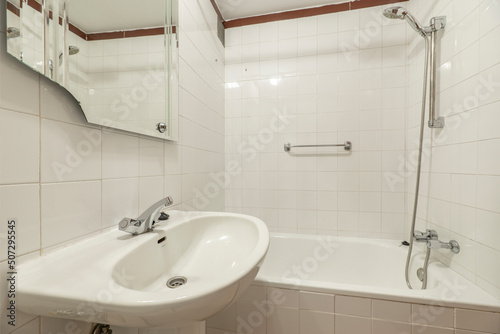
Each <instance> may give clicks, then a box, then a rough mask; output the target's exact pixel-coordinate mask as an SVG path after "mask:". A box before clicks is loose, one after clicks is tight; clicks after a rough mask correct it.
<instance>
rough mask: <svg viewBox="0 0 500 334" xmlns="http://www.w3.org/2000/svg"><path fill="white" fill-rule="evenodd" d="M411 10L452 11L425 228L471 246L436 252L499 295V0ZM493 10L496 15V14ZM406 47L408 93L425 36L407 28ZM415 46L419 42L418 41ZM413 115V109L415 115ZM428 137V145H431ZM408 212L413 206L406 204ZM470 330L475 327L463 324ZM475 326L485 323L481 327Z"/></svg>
mask: <svg viewBox="0 0 500 334" xmlns="http://www.w3.org/2000/svg"><path fill="white" fill-rule="evenodd" d="M410 5H411V11H412V12H413V14H414V15H415V16H416V17H418V18H419V19H420V20H421V21H423V22H426V21H427V20H429V19H430V18H431V17H433V16H437V15H446V16H447V17H448V25H447V28H446V30H445V32H444V35H443V36H442V39H441V46H440V49H441V52H440V53H439V66H440V67H439V69H438V73H439V77H438V79H439V85H438V94H439V95H438V100H440V103H439V109H438V112H439V114H440V115H442V116H444V117H445V120H446V127H445V129H443V130H442V131H441V130H433V131H429V130H426V138H427V139H429V138H430V137H431V136H432V137H433V140H432V144H431V149H427V151H428V152H429V153H428V154H427V157H426V160H427V161H428V164H425V165H426V167H425V170H426V171H427V172H429V175H428V176H425V177H424V182H423V183H424V184H423V185H422V189H421V190H422V191H421V197H420V198H421V200H420V206H421V207H426V208H427V209H423V210H420V211H419V218H420V219H421V221H420V223H421V224H422V226H421V228H426V227H428V228H429V227H432V228H435V229H436V230H437V231H438V232H439V234H440V236H442V238H444V239H453V238H454V239H456V240H459V242H460V243H461V244H463V245H466V247H465V248H462V252H461V253H460V254H459V255H457V256H451V255H450V253H449V252H439V253H435V254H437V257H438V259H440V260H441V261H443V262H445V263H450V266H451V268H453V269H455V270H457V271H458V272H459V273H460V274H462V275H464V276H465V277H467V278H468V279H470V280H472V281H474V282H475V283H476V284H478V285H479V286H481V287H482V288H483V289H485V290H487V291H489V292H490V293H492V294H494V295H495V296H497V297H499V298H500V283H499V282H500V281H499V277H500V269H499V268H500V267H499V266H497V265H495V264H496V263H500V253H499V252H498V247H497V246H496V244H495V243H494V242H492V241H491V238H492V237H494V236H495V235H496V234H498V233H495V232H497V229H498V228H497V226H499V225H500V224H499V223H500V220H499V219H498V217H499V213H500V206H499V203H500V193H499V192H498V186H499V185H500V183H499V182H500V181H499V180H500V179H499V176H500V174H499V172H500V169H499V168H498V161H497V157H498V148H499V147H498V145H497V142H498V139H499V138H500V130H499V128H498V126H495V124H497V123H498V122H497V119H498V112H497V110H498V108H496V107H497V104H498V101H499V100H500V95H499V94H498V75H497V69H498V62H499V60H498V59H499V58H498V57H496V55H497V54H498V52H499V48H498V45H497V44H498V43H492V40H493V39H495V38H498V34H499V32H500V30H499V29H498V26H499V23H500V21H499V20H498V15H499V14H500V8H499V6H498V3H497V2H496V1H472V2H467V1H459V0H440V1H434V2H432V3H429V2H426V1H420V0H418V1H414V2H412V3H411V4H410ZM493 17H495V19H493ZM407 37H408V42H409V45H410V46H411V47H410V48H408V49H407V62H408V71H409V73H408V81H407V83H408V87H409V92H408V94H409V95H413V94H414V93H412V91H413V90H415V92H416V93H415V94H417V93H418V90H417V88H418V87H419V86H420V85H421V79H420V78H421V77H422V74H421V72H422V67H421V66H422V57H423V52H422V48H421V47H419V46H418V45H420V44H421V43H420V40H421V38H420V37H419V36H417V35H416V34H414V33H413V31H409V32H408V33H407ZM413 46H415V48H414V49H412V47H413ZM419 109H420V97H419V95H418V94H417V95H415V97H414V98H412V99H410V100H409V101H408V105H407V110H408V114H407V117H408V120H409V121H408V124H407V133H406V135H407V138H408V140H407V153H408V154H411V152H414V150H415V149H416V146H415V145H413V144H412V142H414V140H415V139H416V138H417V133H416V130H417V121H416V119H415V121H411V122H410V120H411V119H414V117H416V115H418V110H419ZM412 115H413V116H412ZM429 143H430V142H429V141H428V144H427V147H428V148H429V147H430V146H429ZM413 182H414V181H413V180H411V181H410V179H409V181H408V182H407V186H408V196H407V203H411V201H413V192H414V185H413V184H414V183H413ZM406 213H407V218H408V219H409V218H410V215H411V209H410V208H409V207H408V209H407V211H406ZM464 329H470V328H464ZM476 330H478V331H479V330H480V329H479V328H476Z"/></svg>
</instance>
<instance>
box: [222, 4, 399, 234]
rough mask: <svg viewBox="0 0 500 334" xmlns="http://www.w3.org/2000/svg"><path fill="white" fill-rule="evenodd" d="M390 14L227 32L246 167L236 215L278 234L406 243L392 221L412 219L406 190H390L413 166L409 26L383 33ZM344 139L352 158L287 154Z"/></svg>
mask: <svg viewBox="0 0 500 334" xmlns="http://www.w3.org/2000/svg"><path fill="white" fill-rule="evenodd" d="M380 11H381V9H377V8H375V9H374V8H369V9H363V10H360V11H355V12H342V13H335V14H328V15H321V16H315V17H308V18H302V19H295V20H287V21H279V22H273V23H266V24H259V25H252V26H246V27H241V28H232V29H227V30H226V37H227V47H226V63H227V66H226V161H227V162H229V161H236V162H239V161H242V165H241V166H242V173H241V181H242V182H239V178H237V177H235V178H234V179H235V180H234V182H231V184H230V185H229V186H228V193H230V194H231V196H227V197H226V206H227V210H229V211H236V212H244V213H250V212H251V213H253V214H255V215H257V216H259V217H261V218H263V219H264V220H265V221H266V223H268V226H269V227H270V228H271V230H275V231H286V232H294V233H297V232H302V233H313V234H317V233H328V234H335V235H337V234H340V235H353V236H360V235H363V236H366V233H367V232H369V234H370V235H371V236H374V237H391V238H402V237H403V233H402V232H403V231H404V225H403V224H404V220H403V219H402V218H403V215H401V216H399V218H400V220H399V222H396V220H397V218H396V217H393V220H392V225H391V226H392V227H394V229H391V228H388V225H387V224H382V221H383V220H382V216H383V215H386V214H393V213H404V192H403V191H404V186H402V187H399V188H397V192H396V193H393V192H391V191H390V190H388V189H387V188H384V186H383V183H384V182H383V180H385V174H386V173H388V172H395V173H397V171H398V165H400V164H401V162H400V161H399V160H398V157H401V160H404V159H403V157H404V149H405V145H404V141H405V131H404V129H405V122H404V120H405V115H404V112H403V109H404V108H405V86H406V82H405V80H404V76H405V72H406V68H405V67H406V66H405V65H406V58H405V41H406V34H405V31H406V25H405V24H402V22H400V24H392V25H387V26H385V25H383V24H382V23H383V21H382V20H381V19H380V16H381V15H380ZM250 37H251V38H250ZM276 49H277V52H276V51H273V50H276ZM257 50H261V52H260V53H258V52H256V51H257ZM262 50H265V51H264V52H262ZM386 76H391V77H394V80H388V79H387V78H386ZM257 87H259V89H258V90H257V89H256V88H257ZM277 113H281V114H286V115H288V116H286V117H284V119H283V122H282V123H281V126H280V127H277V126H273V125H274V123H273V122H274V119H273V117H274V118H275V117H276V116H275V115H276V114H277ZM264 134H266V136H264ZM346 140H350V141H352V143H353V152H352V153H350V154H345V153H344V152H343V151H342V150H341V149H339V150H337V149H299V150H294V154H288V153H285V152H283V148H282V147H283V143H284V142H285V141H290V142H291V143H292V144H315V143H321V144H325V143H337V142H343V141H346ZM240 159H241V160H240ZM245 160H251V161H245ZM276 178H277V182H276V181H275V179H276ZM403 184H404V182H403ZM348 217H349V218H348ZM266 218H267V219H266ZM273 220H274V221H273Z"/></svg>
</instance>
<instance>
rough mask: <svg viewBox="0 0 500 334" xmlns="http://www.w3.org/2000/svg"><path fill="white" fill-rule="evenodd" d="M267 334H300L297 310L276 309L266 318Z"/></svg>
mask: <svg viewBox="0 0 500 334" xmlns="http://www.w3.org/2000/svg"><path fill="white" fill-rule="evenodd" d="M267 333H287V334H300V311H299V309H295V308H286V307H276V309H275V310H274V313H273V314H272V315H271V316H270V317H269V318H267Z"/></svg>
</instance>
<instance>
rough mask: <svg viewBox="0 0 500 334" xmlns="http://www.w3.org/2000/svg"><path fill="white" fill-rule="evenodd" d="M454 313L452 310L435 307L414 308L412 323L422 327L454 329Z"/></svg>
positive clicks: (415, 305)
mask: <svg viewBox="0 0 500 334" xmlns="http://www.w3.org/2000/svg"><path fill="white" fill-rule="evenodd" d="M454 319H455V318H454V312H453V309H452V308H449V307H441V306H435V305H419V304H413V306H412V321H413V322H414V323H417V324H421V325H426V326H427V325H428V326H439V327H453V324H454Z"/></svg>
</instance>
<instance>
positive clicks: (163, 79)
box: [7, 0, 178, 140]
mask: <svg viewBox="0 0 500 334" xmlns="http://www.w3.org/2000/svg"><path fill="white" fill-rule="evenodd" d="M177 22H178V5H177V0H148V1H147V2H143V1H133V0H107V1H105V2H103V1H101V0H8V2H7V27H8V28H7V29H8V30H7V31H8V32H7V51H8V52H9V53H10V54H11V55H12V56H14V57H16V58H17V59H19V60H20V61H22V62H23V63H24V64H26V65H28V66H30V67H31V68H33V69H34V70H36V71H38V72H40V73H42V74H43V75H45V76H46V77H47V78H49V79H50V80H53V81H54V82H57V83H58V84H60V85H61V86H62V87H64V88H66V89H67V90H68V91H69V92H70V93H71V94H72V95H73V96H74V97H75V99H76V100H77V101H79V102H80V105H81V107H82V110H83V112H84V113H85V117H86V118H87V120H88V122H90V123H94V124H100V125H103V126H106V127H111V128H115V129H121V130H125V131H130V132H135V133H140V134H143V135H148V136H153V137H157V138H164V139H168V140H178V37H177V36H178V32H177V29H176V28H177V26H178V24H177Z"/></svg>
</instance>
